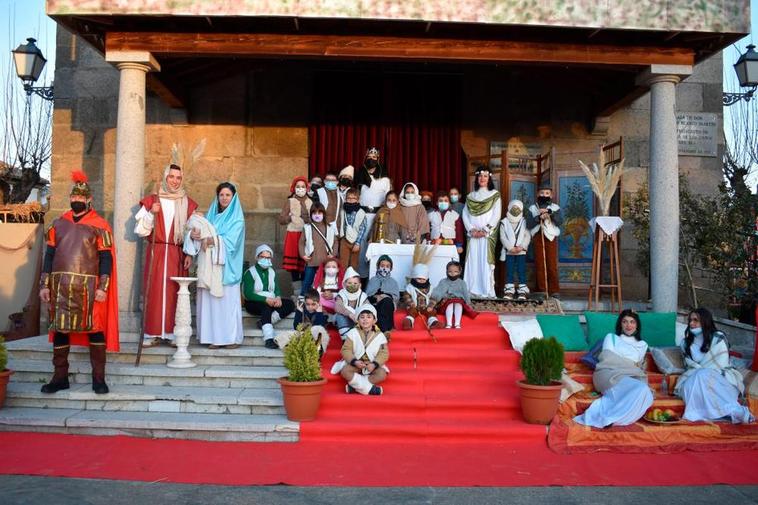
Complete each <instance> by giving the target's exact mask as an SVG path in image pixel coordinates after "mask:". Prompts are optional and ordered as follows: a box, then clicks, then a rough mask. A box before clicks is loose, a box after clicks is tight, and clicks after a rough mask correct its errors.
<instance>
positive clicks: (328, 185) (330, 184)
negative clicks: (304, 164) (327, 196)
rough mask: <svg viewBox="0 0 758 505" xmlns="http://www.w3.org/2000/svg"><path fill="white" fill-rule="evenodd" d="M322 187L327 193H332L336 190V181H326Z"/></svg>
mask: <svg viewBox="0 0 758 505" xmlns="http://www.w3.org/2000/svg"><path fill="white" fill-rule="evenodd" d="M324 187H325V188H326V189H327V190H329V191H334V190H335V189H337V181H326V182H325V183H324Z"/></svg>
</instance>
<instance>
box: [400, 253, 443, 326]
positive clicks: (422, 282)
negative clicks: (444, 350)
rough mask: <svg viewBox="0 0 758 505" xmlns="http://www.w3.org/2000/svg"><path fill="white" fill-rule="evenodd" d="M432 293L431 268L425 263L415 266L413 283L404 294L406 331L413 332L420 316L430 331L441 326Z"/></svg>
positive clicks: (412, 276) (408, 285) (406, 288)
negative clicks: (406, 313) (406, 310)
mask: <svg viewBox="0 0 758 505" xmlns="http://www.w3.org/2000/svg"><path fill="white" fill-rule="evenodd" d="M431 293H432V286H431V284H430V283H429V267H427V266H426V265H425V264H423V263H418V264H416V265H413V270H412V271H411V282H409V283H408V284H407V285H406V286H405V292H404V294H403V301H404V303H405V306H406V308H407V309H408V315H407V316H406V317H405V319H403V329H404V330H412V329H413V327H414V325H415V322H416V317H418V316H421V318H422V320H424V322H425V323H426V326H427V328H429V329H434V328H439V327H440V326H441V323H440V321H439V319H437V310H436V309H435V308H434V301H433V300H432V296H431Z"/></svg>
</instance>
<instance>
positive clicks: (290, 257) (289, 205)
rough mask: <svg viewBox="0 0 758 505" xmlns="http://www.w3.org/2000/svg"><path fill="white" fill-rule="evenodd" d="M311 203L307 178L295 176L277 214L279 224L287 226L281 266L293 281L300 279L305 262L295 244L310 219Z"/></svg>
mask: <svg viewBox="0 0 758 505" xmlns="http://www.w3.org/2000/svg"><path fill="white" fill-rule="evenodd" d="M312 205H313V200H311V198H310V197H308V181H307V179H306V178H305V177H303V176H298V177H295V178H294V179H293V180H292V184H291V185H290V196H289V197H288V198H287V201H286V202H285V203H284V207H283V208H282V212H281V213H280V214H279V224H280V225H283V226H287V234H286V235H285V236H284V254H283V257H282V268H283V269H285V270H287V271H288V272H290V273H291V274H292V280H293V282H297V281H299V280H300V279H301V277H302V272H303V270H304V269H305V262H304V261H303V259H302V258H301V257H300V254H299V252H298V247H297V245H298V243H299V242H300V235H302V234H303V226H305V224H306V223H309V222H310V220H311V218H310V211H311V206H312Z"/></svg>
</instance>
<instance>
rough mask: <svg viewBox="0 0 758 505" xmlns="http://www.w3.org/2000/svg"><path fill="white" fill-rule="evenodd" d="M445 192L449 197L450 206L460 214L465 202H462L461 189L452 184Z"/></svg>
mask: <svg viewBox="0 0 758 505" xmlns="http://www.w3.org/2000/svg"><path fill="white" fill-rule="evenodd" d="M447 194H448V196H449V197H450V208H451V209H453V210H454V211H456V212H457V213H458V214H459V215H462V214H463V207H465V206H466V204H465V203H463V199H462V198H461V191H460V190H459V189H458V188H456V187H455V186H453V187H452V188H450V191H448V193H447Z"/></svg>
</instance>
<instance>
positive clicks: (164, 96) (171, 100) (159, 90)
mask: <svg viewBox="0 0 758 505" xmlns="http://www.w3.org/2000/svg"><path fill="white" fill-rule="evenodd" d="M147 89H149V90H150V91H152V92H153V93H155V94H156V95H158V97H159V98H160V99H161V100H163V101H164V102H165V103H166V105H168V106H169V107H171V108H172V109H184V108H186V105H185V101H186V100H185V99H184V98H182V97H181V96H179V95H178V94H176V93H175V92H174V91H173V90H172V89H171V88H169V87H168V86H166V84H164V82H163V81H162V80H161V78H160V77H158V75H157V74H154V73H151V72H148V74H147Z"/></svg>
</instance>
